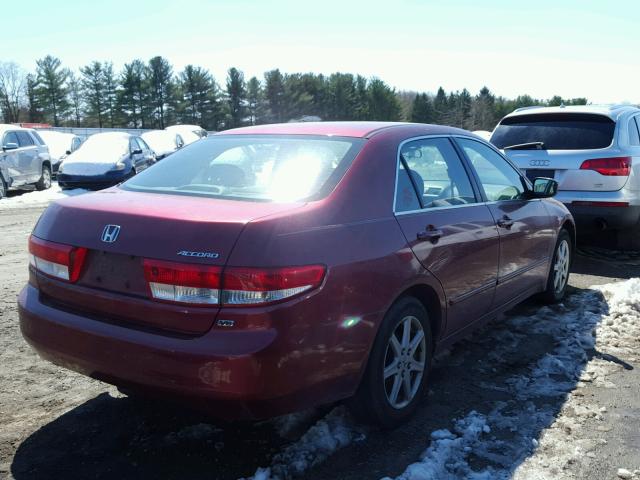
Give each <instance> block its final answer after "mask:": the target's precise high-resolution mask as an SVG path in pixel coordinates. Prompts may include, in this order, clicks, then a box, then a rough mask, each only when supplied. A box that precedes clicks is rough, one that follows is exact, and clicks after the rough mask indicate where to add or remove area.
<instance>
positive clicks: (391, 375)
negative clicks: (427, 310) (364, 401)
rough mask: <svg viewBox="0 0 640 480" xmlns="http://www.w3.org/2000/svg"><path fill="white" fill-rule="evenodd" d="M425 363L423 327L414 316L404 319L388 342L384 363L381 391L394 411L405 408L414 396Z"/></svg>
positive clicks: (425, 348)
mask: <svg viewBox="0 0 640 480" xmlns="http://www.w3.org/2000/svg"><path fill="white" fill-rule="evenodd" d="M426 363H427V344H426V341H425V335H424V329H423V328H422V324H421V323H420V321H419V320H418V319H417V318H416V317H414V316H407V317H404V318H403V319H402V320H401V321H400V322H399V323H398V325H397V326H396V328H395V329H394V331H393V333H392V334H391V337H390V338H389V342H388V343H387V350H386V353H385V359H384V372H383V380H384V390H385V394H386V396H387V401H388V402H389V404H390V405H391V406H392V407H393V408H395V409H401V408H404V407H406V406H407V405H408V404H409V403H410V402H411V401H412V400H413V398H414V397H415V396H416V393H417V392H418V389H419V388H420V383H421V382H422V377H423V375H424V371H425V369H426V367H427V365H426Z"/></svg>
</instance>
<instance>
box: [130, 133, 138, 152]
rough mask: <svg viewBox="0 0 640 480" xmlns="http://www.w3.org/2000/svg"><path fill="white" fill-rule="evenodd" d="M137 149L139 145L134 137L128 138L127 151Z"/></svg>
mask: <svg viewBox="0 0 640 480" xmlns="http://www.w3.org/2000/svg"><path fill="white" fill-rule="evenodd" d="M139 149H140V147H139V146H138V142H136V139H135V138H134V137H131V138H130V139H129V151H130V152H131V153H133V152H134V151H135V150H139Z"/></svg>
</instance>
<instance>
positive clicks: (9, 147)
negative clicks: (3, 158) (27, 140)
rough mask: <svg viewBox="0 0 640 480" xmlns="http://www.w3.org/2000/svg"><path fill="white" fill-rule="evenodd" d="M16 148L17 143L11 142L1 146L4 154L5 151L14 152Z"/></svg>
mask: <svg viewBox="0 0 640 480" xmlns="http://www.w3.org/2000/svg"><path fill="white" fill-rule="evenodd" d="M17 148H18V144H17V143H12V142H10V143H5V144H4V145H3V146H2V150H4V151H5V152H6V151H7V150H16V149H17Z"/></svg>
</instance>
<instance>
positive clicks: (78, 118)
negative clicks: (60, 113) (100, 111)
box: [67, 72, 83, 127]
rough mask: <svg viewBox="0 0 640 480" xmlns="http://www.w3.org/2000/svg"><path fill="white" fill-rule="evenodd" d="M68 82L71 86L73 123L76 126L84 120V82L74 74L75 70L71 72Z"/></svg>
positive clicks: (70, 97)
mask: <svg viewBox="0 0 640 480" xmlns="http://www.w3.org/2000/svg"><path fill="white" fill-rule="evenodd" d="M67 84H68V86H69V102H70V103H71V116H72V118H73V124H74V125H75V126H76V127H79V126H80V124H81V122H82V106H83V91H82V82H81V80H80V79H79V78H78V77H76V76H75V75H74V73H73V72H71V74H70V75H69V80H68V82H67Z"/></svg>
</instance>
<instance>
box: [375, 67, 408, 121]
mask: <svg viewBox="0 0 640 480" xmlns="http://www.w3.org/2000/svg"><path fill="white" fill-rule="evenodd" d="M367 93H368V100H369V101H368V110H369V120H380V121H399V120H400V117H401V115H402V109H401V108H400V103H399V102H398V98H397V97H396V93H395V91H394V90H393V89H391V88H390V87H389V86H388V85H387V84H385V83H384V82H383V81H382V80H380V79H378V78H374V79H372V80H371V81H370V82H369V86H368V89H367Z"/></svg>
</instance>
